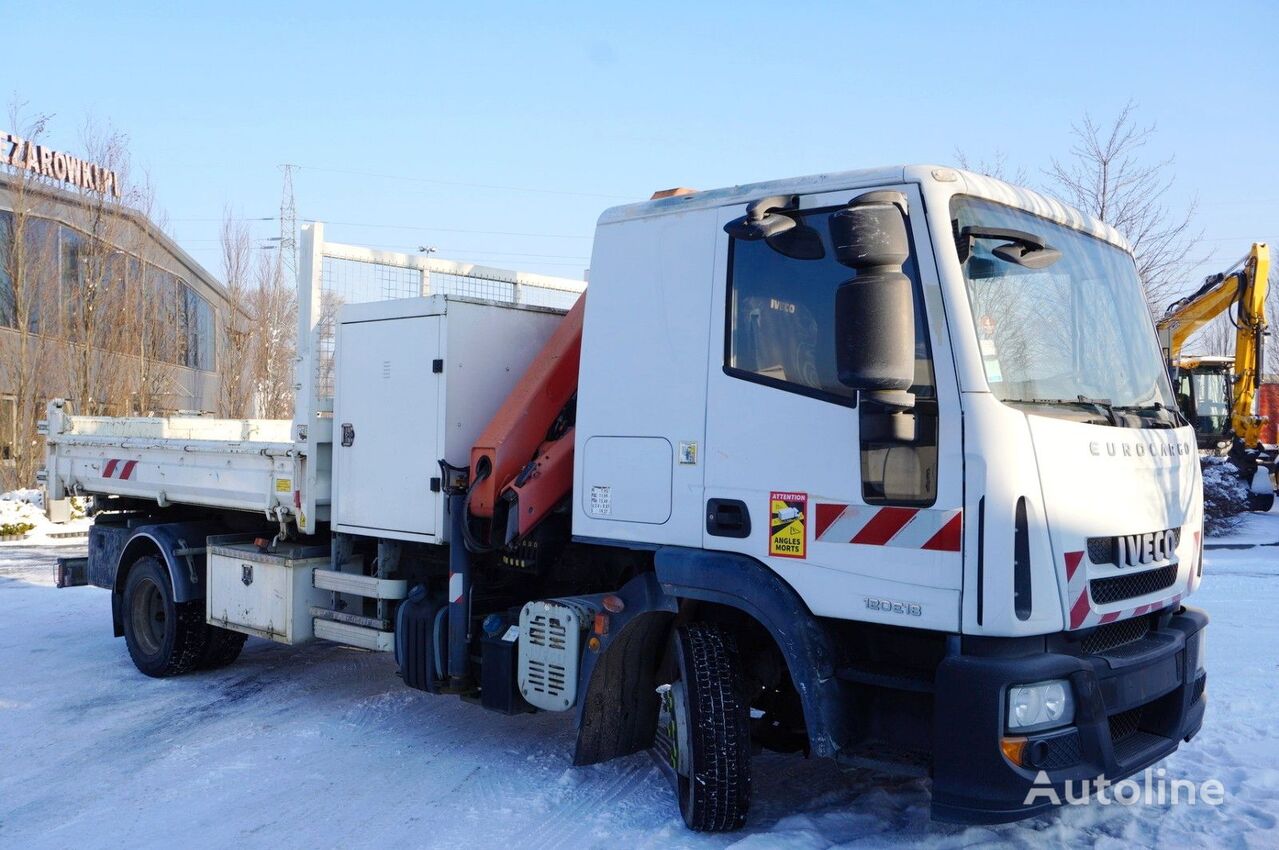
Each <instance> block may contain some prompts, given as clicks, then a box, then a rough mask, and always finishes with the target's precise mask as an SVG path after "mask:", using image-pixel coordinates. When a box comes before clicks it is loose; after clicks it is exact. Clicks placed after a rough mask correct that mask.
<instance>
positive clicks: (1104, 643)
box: [1079, 617, 1150, 655]
mask: <svg viewBox="0 0 1279 850" xmlns="http://www.w3.org/2000/svg"><path fill="white" fill-rule="evenodd" d="M1149 633H1150V619H1149V618H1148V617H1130V618H1129V619H1127V620H1116V621H1115V622H1113V623H1107V624H1106V625H1104V626H1098V627H1097V629H1096V630H1095V631H1094V632H1093V633H1092V634H1090V635H1088V637H1086V638H1084V639H1083V640H1081V641H1080V642H1079V647H1080V649H1082V650H1083V651H1084V653H1085V654H1087V655H1103V654H1105V653H1107V652H1110V651H1111V650H1114V649H1117V648H1119V647H1121V646H1127V645H1128V644H1130V643H1136V642H1137V641H1139V640H1141V639H1142V638H1144V637H1145V636H1146V635H1147V634H1149Z"/></svg>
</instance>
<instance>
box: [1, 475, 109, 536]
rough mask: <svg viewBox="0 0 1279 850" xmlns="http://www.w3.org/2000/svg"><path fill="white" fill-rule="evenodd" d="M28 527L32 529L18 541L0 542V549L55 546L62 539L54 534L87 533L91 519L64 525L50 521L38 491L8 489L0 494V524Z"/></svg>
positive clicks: (77, 520)
mask: <svg viewBox="0 0 1279 850" xmlns="http://www.w3.org/2000/svg"><path fill="white" fill-rule="evenodd" d="M18 523H23V524H30V525H33V526H35V528H33V529H32V530H31V531H28V532H27V533H26V534H25V535H24V536H23V537H22V539H21V540H11V541H0V546H32V545H43V544H49V543H57V542H58V541H60V540H62V538H60V537H54V536H53V535H55V534H61V535H67V534H87V533H88V530H89V526H90V525H91V524H92V520H90V519H88V518H87V517H81V518H79V519H73V520H71V521H70V522H67V523H54V522H50V521H49V518H48V517H47V516H45V514H44V492H43V491H41V490H33V489H31V490H10V491H8V492H7V493H0V525H10V524H18Z"/></svg>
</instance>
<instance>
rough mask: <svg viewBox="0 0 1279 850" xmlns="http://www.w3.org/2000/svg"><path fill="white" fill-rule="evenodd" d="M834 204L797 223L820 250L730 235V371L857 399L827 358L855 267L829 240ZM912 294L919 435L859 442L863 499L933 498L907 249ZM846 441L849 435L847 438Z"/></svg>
mask: <svg viewBox="0 0 1279 850" xmlns="http://www.w3.org/2000/svg"><path fill="white" fill-rule="evenodd" d="M834 211H835V209H833V208H832V209H824V210H814V211H812V212H807V213H805V214H804V215H803V217H802V218H803V220H802V223H803V224H806V225H808V226H810V227H812V228H813V229H814V230H815V231H817V232H818V233H819V234H821V238H822V242H823V247H824V248H825V251H824V254H825V256H823V257H822V258H820V259H812V260H801V259H794V258H791V257H787V256H784V255H783V254H781V253H779V252H777V251H775V250H774V249H773V248H771V247H769V245H768V243H767V242H765V241H762V240H761V241H744V240H740V239H731V238H730V240H729V262H728V310H727V313H728V316H727V322H726V324H727V327H726V329H725V340H724V371H725V372H726V373H727V374H729V375H731V376H732V377H734V378H739V379H741V380H745V381H751V382H754V383H759V384H764V385H766V386H771V387H776V388H777V389H779V390H783V391H786V392H792V393H797V394H799V395H805V396H810V397H813V398H817V399H821V400H823V401H827V402H830V403H833V404H840V405H845V406H848V407H852V406H855V404H856V393H855V391H853V390H851V389H849V388H848V387H846V386H844V385H843V384H841V383H840V382H839V377H838V373H837V370H836V363H835V291H836V289H837V288H838V287H839V285H840V284H841V283H843V282H844V281H846V280H848V279H849V278H850V277H852V275H853V272H852V271H851V270H850V269H849V268H848V267H847V266H843V265H840V263H839V262H838V261H837V260H836V259H835V252H834V250H833V248H832V246H831V243H830V230H829V227H828V221H827V220H828V219H829V218H830V215H831V213H832V212H834ZM903 271H904V272H905V274H906V275H907V276H908V277H909V278H910V279H911V281H912V283H913V286H914V294H915V384H914V386H912V387H911V392H913V393H914V394H915V396H916V399H917V407H916V415H917V429H916V430H917V435H916V439H915V441H914V442H912V443H909V444H902V443H897V444H892V445H877V444H867V445H863V447H862V458H861V460H862V477H863V488H862V490H863V493H862V494H863V497H864V498H865V499H866V501H867V502H868V503H871V504H876V503H888V504H909V505H920V504H931V503H932V502H933V500H934V499H935V497H936V492H937V392H936V387H935V384H934V380H933V361H932V352H931V349H930V347H929V344H928V325H927V322H926V320H925V315H924V305H923V298H922V297H921V296H922V293H921V290H920V282H919V269H918V266H917V265H916V262H915V256H914V253H913V252H912V254H911V256H910V258H909V259H908V260H907V261H906V263H905V265H904V266H903ZM849 438H850V439H851V438H852V435H851V434H850V435H849Z"/></svg>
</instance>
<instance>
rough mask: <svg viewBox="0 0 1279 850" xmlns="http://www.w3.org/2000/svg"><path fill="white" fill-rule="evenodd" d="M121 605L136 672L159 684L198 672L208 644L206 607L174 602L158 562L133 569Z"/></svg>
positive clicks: (141, 561) (148, 561)
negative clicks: (158, 681) (154, 678)
mask: <svg viewBox="0 0 1279 850" xmlns="http://www.w3.org/2000/svg"><path fill="white" fill-rule="evenodd" d="M122 602H123V606H122V611H123V614H124V640H125V643H126V644H127V645H128V647H129V657H130V658H132V659H133V664H134V666H135V667H137V668H138V669H139V670H141V671H142V672H143V673H145V674H146V675H148V676H154V677H156V678H164V677H166V676H177V675H180V674H182V673H186V672H188V671H190V670H193V669H195V667H196V665H197V664H199V662H200V659H201V657H202V655H203V654H204V651H205V648H206V647H207V645H208V641H209V630H208V627H207V626H206V625H205V623H204V605H203V604H201V603H199V602H175V601H174V600H173V585H172V584H171V583H170V581H169V573H168V571H167V570H166V569H165V568H164V565H163V564H162V563H160V561H159V559H157V558H154V557H146V558H141V559H139V560H138V561H137V562H135V563H134V565H133V568H132V569H131V570H129V578H128V580H127V581H126V582H125V585H124V598H123V600H122Z"/></svg>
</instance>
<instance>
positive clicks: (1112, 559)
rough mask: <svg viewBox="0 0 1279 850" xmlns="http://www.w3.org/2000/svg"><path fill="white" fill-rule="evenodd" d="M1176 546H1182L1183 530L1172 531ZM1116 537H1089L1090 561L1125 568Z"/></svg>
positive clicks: (1175, 529)
mask: <svg viewBox="0 0 1279 850" xmlns="http://www.w3.org/2000/svg"><path fill="white" fill-rule="evenodd" d="M1171 531H1172V537H1173V540H1174V541H1176V543H1175V545H1177V546H1180V545H1181V529H1180V528H1174V529H1171ZM1115 539H1116V538H1114V537H1089V538H1088V560H1090V561H1092V562H1093V563H1094V564H1114V565H1115V566H1123V565H1122V564H1120V563H1119V547H1118V546H1117V545H1115Z"/></svg>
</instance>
